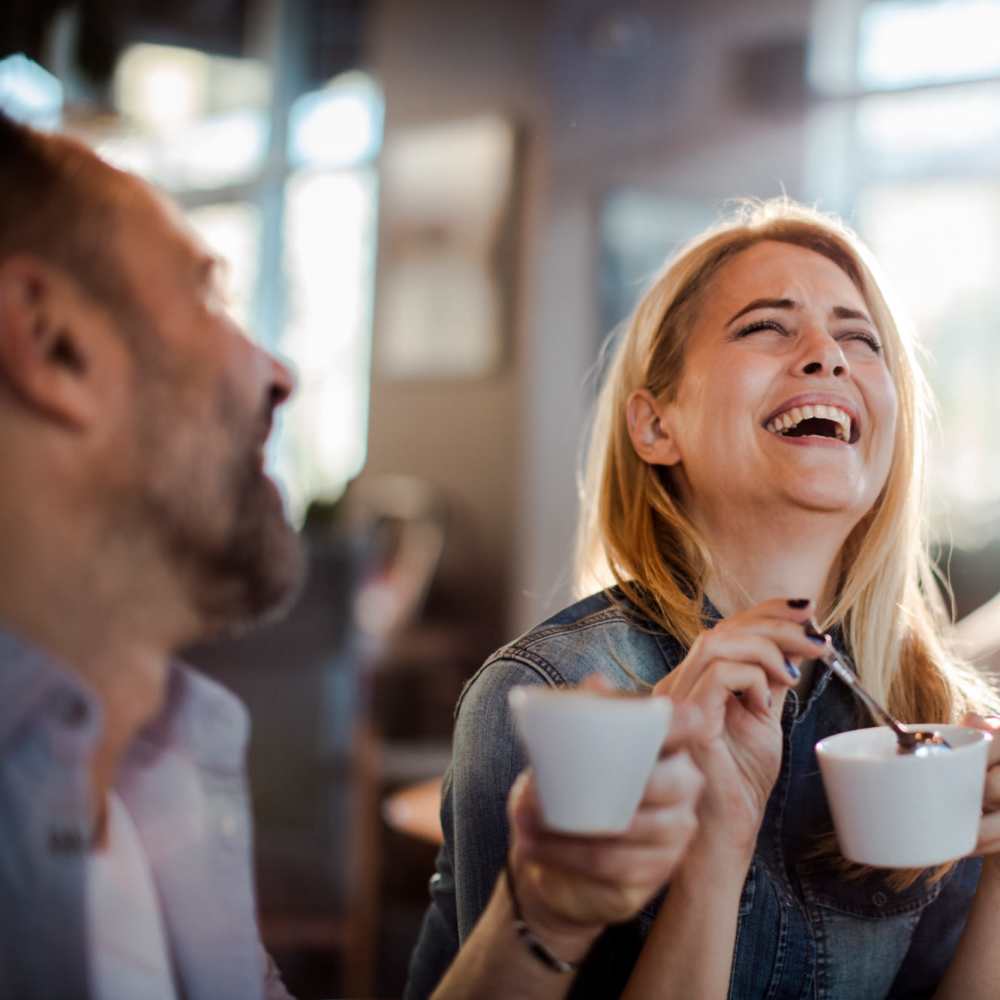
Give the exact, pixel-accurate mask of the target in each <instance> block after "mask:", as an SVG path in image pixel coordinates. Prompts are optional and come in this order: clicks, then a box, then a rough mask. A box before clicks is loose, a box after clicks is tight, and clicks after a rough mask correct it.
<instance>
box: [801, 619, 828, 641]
mask: <svg viewBox="0 0 1000 1000" xmlns="http://www.w3.org/2000/svg"><path fill="white" fill-rule="evenodd" d="M802 628H803V629H804V630H805V633H806V635H807V636H809V638H810V639H816V640H818V641H819V642H826V636H825V635H823V633H822V632H820V631H819V629H817V628H816V626H815V625H813V623H812V622H803V624H802Z"/></svg>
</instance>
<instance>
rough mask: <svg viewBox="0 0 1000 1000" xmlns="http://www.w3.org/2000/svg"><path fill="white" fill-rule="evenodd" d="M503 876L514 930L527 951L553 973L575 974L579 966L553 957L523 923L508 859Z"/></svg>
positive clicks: (576, 963) (522, 915)
mask: <svg viewBox="0 0 1000 1000" xmlns="http://www.w3.org/2000/svg"><path fill="white" fill-rule="evenodd" d="M504 875H505V876H506V878H507V892H508V893H510V901H511V905H512V906H513V907H514V930H516V931H517V936H518V937H519V938H520V939H521V940H522V941H523V942H524V943H525V946H526V947H527V949H528V951H530V952H531V954H532V955H534V956H535V958H537V959H538V961H539V962H541V963H542V965H544V966H545V968H547V969H551V970H552V971H553V972H562V973H567V972H577V971H579V968H580V965H579V963H578V962H565V961H563V960H562V959H561V958H559V957H557V956H556V955H553V954H552V952H551V951H549V949H548V948H547V947H546V946H545V944H543V943H542V942H541V941H540V940H539V939H538V938H537V937H535V935H534V934H533V933H532V931H531V928H530V927H529V926H528V925H527V924H526V923H525V922H524V914H523V913H522V912H521V903H520V901H519V900H518V898H517V890H516V889H515V888H514V873H513V872H512V871H511V870H510V858H508V859H507V861H506V863H505V864H504Z"/></svg>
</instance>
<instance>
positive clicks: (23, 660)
mask: <svg viewBox="0 0 1000 1000" xmlns="http://www.w3.org/2000/svg"><path fill="white" fill-rule="evenodd" d="M248 734H249V719H248V717H247V713H246V710H245V709H244V708H243V706H242V704H241V703H240V702H239V701H238V700H237V699H236V697H235V696H233V695H232V694H230V693H229V692H228V691H226V690H224V689H223V688H222V687H220V686H219V685H217V684H216V683H215V682H213V681H210V680H209V679H208V678H206V677H203V676H201V675H200V674H197V673H195V672H194V671H191V670H188V669H187V668H185V667H183V666H181V665H179V664H175V665H174V666H172V668H171V671H170V677H169V681H168V685H167V698H166V704H165V706H164V709H163V711H162V712H161V713H160V715H159V716H157V718H155V719H153V720H152V721H151V722H150V723H149V724H148V725H147V726H146V727H144V729H143V730H142V731H141V732H140V733H139V734H138V735H137V737H136V738H135V740H134V741H133V743H132V745H131V746H130V747H129V748H128V752H127V754H126V756H125V758H124V760H123V762H122V765H121V768H120V771H119V776H118V780H117V781H116V784H115V788H116V791H117V792H118V795H119V796H120V797H121V799H122V801H123V802H124V803H125V806H126V808H127V809H128V811H129V814H130V816H131V818H132V820H133V822H134V823H135V826H136V829H137V831H138V833H139V837H140V840H141V842H142V845H143V849H144V851H145V853H146V857H147V860H148V862H149V866H150V870H151V873H152V876H153V882H154V885H155V887H156V893H157V897H158V899H159V902H160V907H161V912H162V916H163V926H164V932H165V934H166V938H167V942H166V943H167V947H168V951H169V954H170V956H171V958H172V961H173V965H174V971H175V973H176V980H177V986H178V995H179V996H183V997H184V998H185V1000H265V998H266V1000H290V998H289V995H288V993H287V992H286V991H285V988H284V986H283V985H282V983H281V979H280V977H279V976H278V973H277V970H276V969H275V967H274V965H273V963H272V962H271V961H270V959H269V957H268V956H267V955H266V954H265V952H264V950H263V948H262V946H261V943H260V934H259V931H258V929H257V917H256V900H255V894H254V885H253V874H252V864H251V822H250V811H249V804H248V799H247V789H246V774H245V771H244V756H245V751H246V743H247V737H248ZM100 735H101V707H100V704H99V702H98V700H97V699H96V697H95V696H94V694H93V692H92V691H90V690H89V688H87V687H86V686H85V685H83V684H82V683H81V682H80V681H79V680H78V679H77V678H76V677H75V676H74V675H73V674H71V673H70V672H69V671H67V670H64V669H63V668H62V667H61V666H60V665H59V664H58V663H56V662H55V661H54V660H53V659H52V658H50V657H49V656H48V655H47V654H46V653H45V652H43V651H42V650H40V649H38V648H36V647H34V646H32V645H30V644H28V643H25V642H23V641H21V640H19V639H17V638H15V637H14V636H12V635H10V634H9V633H8V632H5V631H3V630H2V629H0V1000H58V998H66V1000H89V998H90V997H92V995H93V994H92V984H91V982H90V979H91V976H90V969H89V959H90V956H89V953H88V947H87V936H88V935H87V926H86V912H87V908H86V900H85V892H86V885H87V878H86V876H87V857H88V853H89V842H90V785H89V782H90V775H91V761H92V757H93V754H94V751H95V748H96V746H97V743H98V740H99V738H100Z"/></svg>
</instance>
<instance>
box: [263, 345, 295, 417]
mask: <svg viewBox="0 0 1000 1000" xmlns="http://www.w3.org/2000/svg"><path fill="white" fill-rule="evenodd" d="M264 357H265V363H266V364H267V366H268V368H269V370H268V381H269V385H268V397H269V399H270V402H271V409H272V410H276V409H277V408H278V407H279V406H281V405H282V404H283V403H285V402H286V401H287V400H288V399H289V398H290V397H291V395H292V393H293V392H295V382H296V379H295V376H294V375H293V374H292V370H291V368H289V367H288V365H286V364H285V363H284V362H283V361H279V360H278V359H277V358H276V357H275V356H274V355H273V354H268V353H266V352H265V354H264Z"/></svg>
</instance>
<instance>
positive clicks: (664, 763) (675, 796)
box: [639, 751, 705, 811]
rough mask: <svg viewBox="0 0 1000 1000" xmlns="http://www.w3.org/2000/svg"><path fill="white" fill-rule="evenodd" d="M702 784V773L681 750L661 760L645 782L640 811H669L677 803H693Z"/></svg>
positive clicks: (699, 792)
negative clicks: (665, 809)
mask: <svg viewBox="0 0 1000 1000" xmlns="http://www.w3.org/2000/svg"><path fill="white" fill-rule="evenodd" d="M704 784H705V779H704V778H703V777H702V774H701V771H699V770H698V768H697V767H696V766H695V763H694V761H693V760H691V758H690V756H688V754H687V753H685V752H684V751H681V752H679V753H674V754H671V755H670V756H669V757H663V758H661V759H660V760H659V761H657V763H656V766H655V767H654V768H653V770H652V772H651V773H650V775H649V780H648V781H647V782H646V787H645V789H644V791H643V795H642V802H641V803H640V806H639V808H640V811H641V810H642V809H654V810H655V809H663V808H668V807H670V806H674V805H677V804H678V803H680V802H690V803H692V804H693V803H695V802H696V801H697V799H698V796H699V795H701V790H702V787H703V786H704Z"/></svg>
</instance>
